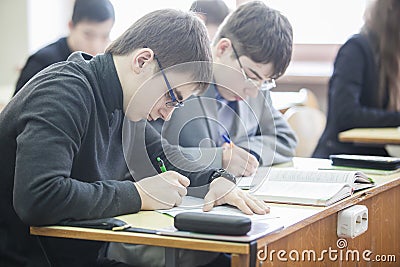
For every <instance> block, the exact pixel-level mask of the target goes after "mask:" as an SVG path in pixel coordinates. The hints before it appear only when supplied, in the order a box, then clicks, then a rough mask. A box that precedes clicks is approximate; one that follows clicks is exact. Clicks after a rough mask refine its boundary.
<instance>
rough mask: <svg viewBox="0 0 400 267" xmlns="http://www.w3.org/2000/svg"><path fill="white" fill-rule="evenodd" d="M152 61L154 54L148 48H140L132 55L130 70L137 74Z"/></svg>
mask: <svg viewBox="0 0 400 267" xmlns="http://www.w3.org/2000/svg"><path fill="white" fill-rule="evenodd" d="M153 60H154V52H153V50H151V49H150V48H141V49H139V50H137V51H136V52H134V53H133V57H132V69H133V71H134V72H135V73H137V74H139V73H140V72H142V71H143V70H145V69H146V67H148V66H149V65H150V63H151V62H153Z"/></svg>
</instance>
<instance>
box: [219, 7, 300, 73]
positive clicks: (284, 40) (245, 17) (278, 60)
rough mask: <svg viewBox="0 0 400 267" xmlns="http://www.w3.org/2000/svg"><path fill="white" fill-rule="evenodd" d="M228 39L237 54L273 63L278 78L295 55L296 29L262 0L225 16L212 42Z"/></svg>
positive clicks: (265, 62)
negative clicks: (294, 30) (294, 37)
mask: <svg viewBox="0 0 400 267" xmlns="http://www.w3.org/2000/svg"><path fill="white" fill-rule="evenodd" d="M221 38H228V39H230V40H231V42H232V44H233V45H234V47H235V49H236V51H237V52H238V55H239V56H241V55H245V56H247V57H249V58H250V59H252V60H253V61H255V62H257V63H263V64H267V63H272V64H273V66H274V74H273V76H272V77H271V78H274V79H276V78H279V77H280V76H281V75H283V73H284V72H285V71H286V68H287V67H288V65H289V63H290V60H291V58H292V50H293V31H292V26H291V24H290V22H289V21H288V19H287V18H286V17H285V16H283V15H282V14H281V13H280V12H279V11H277V10H274V9H272V8H270V7H268V6H266V5H265V4H264V3H263V2H261V1H251V2H247V3H245V4H242V5H240V6H239V7H238V8H237V9H236V10H235V11H234V12H232V13H231V14H230V15H228V17H227V18H226V19H225V21H224V22H223V24H222V25H221V26H220V29H219V31H218V32H217V34H216V37H215V38H214V41H213V44H216V43H218V41H219V40H220V39H221Z"/></svg>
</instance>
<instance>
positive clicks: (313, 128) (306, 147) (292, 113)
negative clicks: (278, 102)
mask: <svg viewBox="0 0 400 267" xmlns="http://www.w3.org/2000/svg"><path fill="white" fill-rule="evenodd" d="M283 116H284V118H285V119H286V121H287V122H288V124H289V125H290V127H291V128H292V129H293V131H294V132H295V133H296V135H297V139H298V143H297V147H296V156H297V157H311V156H312V153H313V152H314V149H315V148H316V146H317V144H318V140H319V138H320V137H321V135H322V132H323V131H324V129H325V124H326V115H325V114H324V113H323V112H322V111H321V110H319V109H316V108H312V107H307V106H295V107H291V108H289V109H288V110H287V111H286V112H285V113H284V114H283Z"/></svg>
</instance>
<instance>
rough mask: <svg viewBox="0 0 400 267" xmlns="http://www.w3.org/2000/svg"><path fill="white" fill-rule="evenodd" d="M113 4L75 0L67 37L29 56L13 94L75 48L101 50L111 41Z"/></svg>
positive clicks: (93, 0)
mask: <svg viewBox="0 0 400 267" xmlns="http://www.w3.org/2000/svg"><path fill="white" fill-rule="evenodd" d="M114 20H115V14H114V7H113V5H112V4H111V2H110V1H109V0H76V1H75V4H74V9H73V13H72V18H71V20H70V21H69V23H68V28H69V34H68V36H65V37H62V38H60V39H59V40H58V41H56V42H54V43H52V44H49V45H47V46H45V47H43V48H42V49H40V50H39V51H37V52H36V53H34V54H33V55H31V56H30V57H29V58H28V61H27V62H26V63H25V66H24V67H23V69H22V71H21V74H20V76H19V78H18V81H17V85H16V88H15V92H14V95H15V94H16V93H17V92H18V91H19V90H20V89H21V88H22V87H23V86H24V85H25V83H26V82H27V81H29V80H30V79H31V78H32V77H33V76H34V75H35V74H36V73H38V72H39V71H41V70H42V69H44V68H46V67H48V66H50V65H51V64H53V63H56V62H60V61H64V60H67V58H68V56H69V55H70V54H71V53H72V52H75V51H82V52H85V53H88V54H91V55H96V54H98V53H103V52H104V50H105V49H106V47H107V45H108V44H109V42H110V31H111V28H112V27H113V25H114Z"/></svg>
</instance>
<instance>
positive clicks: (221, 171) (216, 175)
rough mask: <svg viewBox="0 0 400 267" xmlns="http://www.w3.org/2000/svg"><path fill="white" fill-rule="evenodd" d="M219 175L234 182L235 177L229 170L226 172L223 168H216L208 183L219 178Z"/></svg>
mask: <svg viewBox="0 0 400 267" xmlns="http://www.w3.org/2000/svg"><path fill="white" fill-rule="evenodd" d="M219 177H223V178H225V179H227V180H229V181H231V182H232V183H234V184H236V177H235V176H234V175H232V174H230V173H229V172H227V171H226V170H225V169H218V170H216V171H215V172H214V173H213V174H212V175H211V178H210V183H211V182H212V181H214V180H215V179H217V178H219Z"/></svg>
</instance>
